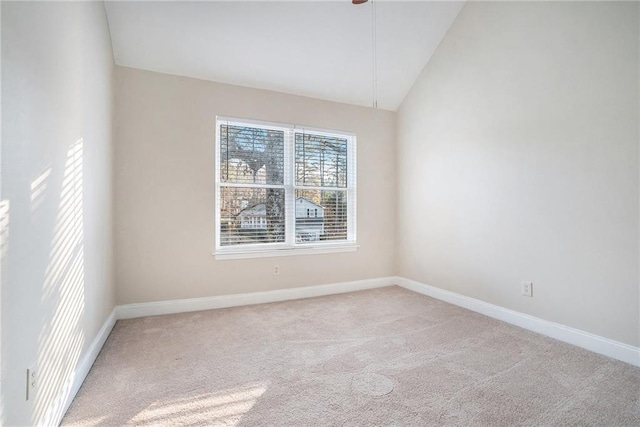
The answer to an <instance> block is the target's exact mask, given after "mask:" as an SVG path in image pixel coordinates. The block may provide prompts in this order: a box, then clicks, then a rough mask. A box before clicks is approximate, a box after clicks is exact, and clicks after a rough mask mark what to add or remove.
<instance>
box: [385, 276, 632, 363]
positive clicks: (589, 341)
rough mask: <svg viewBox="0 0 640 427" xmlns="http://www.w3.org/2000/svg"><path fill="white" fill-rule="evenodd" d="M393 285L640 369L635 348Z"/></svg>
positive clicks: (419, 287)
mask: <svg viewBox="0 0 640 427" xmlns="http://www.w3.org/2000/svg"><path fill="white" fill-rule="evenodd" d="M395 282H396V284H398V285H399V286H402V287H403V288H406V289H409V290H411V291H414V292H417V293H420V294H423V295H427V296H430V297H432V298H436V299H439V300H441V301H445V302H448V303H450V304H453V305H457V306H459V307H463V308H466V309H468V310H471V311H475V312H476V313H480V314H484V315H485V316H489V317H492V318H494V319H498V320H501V321H503V322H507V323H510V324H512V325H515V326H519V327H521V328H524V329H528V330H530V331H533V332H537V333H539V334H541V335H545V336H548V337H551V338H554V339H557V340H558V341H563V342H566V343H568V344H572V345H575V346H578V347H582V348H584V349H586V350H589V351H592V352H594V353H598V354H602V355H604V356H607V357H611V358H613V359H617V360H620V361H622V362H626V363H629V364H630V365H634V366H639V367H640V348H638V347H634V346H631V345H629V344H625V343H622V342H619V341H615V340H612V339H609V338H605V337H601V336H599V335H595V334H592V333H590V332H585V331H582V330H580V329H576V328H572V327H570V326H565V325H562V324H559V323H554V322H550V321H548V320H544V319H540V318H538V317H534V316H530V315H528V314H524V313H521V312H518V311H515V310H510V309H508V308H504V307H501V306H498V305H494V304H490V303H487V302H484V301H480V300H478V299H475V298H471V297H467V296H464V295H461V294H458V293H455V292H451V291H447V290H444V289H441V288H437V287H435V286H431V285H427V284H425V283H421V282H417V281H415V280H411V279H406V278H404V277H396V280H395Z"/></svg>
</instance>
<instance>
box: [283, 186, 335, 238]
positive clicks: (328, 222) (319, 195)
mask: <svg viewBox="0 0 640 427" xmlns="http://www.w3.org/2000/svg"><path fill="white" fill-rule="evenodd" d="M295 212H296V242H297V243H304V242H316V241H321V240H347V192H346V191H341V190H296V209H295Z"/></svg>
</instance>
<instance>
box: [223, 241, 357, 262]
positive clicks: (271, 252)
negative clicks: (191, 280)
mask: <svg viewBox="0 0 640 427" xmlns="http://www.w3.org/2000/svg"><path fill="white" fill-rule="evenodd" d="M358 247H359V245H357V244H355V243H348V244H342V245H327V246H313V247H297V248H286V249H268V250H252V251H248V250H243V251H238V250H230V251H218V252H216V253H214V254H213V255H214V256H215V257H216V260H218V261H221V260H228V259H247V258H271V257H278V256H295V255H319V254H333V253H341V252H355V251H356V250H357V249H358Z"/></svg>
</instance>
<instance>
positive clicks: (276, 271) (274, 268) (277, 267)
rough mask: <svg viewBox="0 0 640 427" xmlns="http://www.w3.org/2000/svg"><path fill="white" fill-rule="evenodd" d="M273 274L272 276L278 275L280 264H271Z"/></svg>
mask: <svg viewBox="0 0 640 427" xmlns="http://www.w3.org/2000/svg"><path fill="white" fill-rule="evenodd" d="M273 275H274V276H279V275H280V266H279V265H274V266H273Z"/></svg>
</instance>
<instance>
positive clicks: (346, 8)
mask: <svg viewBox="0 0 640 427" xmlns="http://www.w3.org/2000/svg"><path fill="white" fill-rule="evenodd" d="M463 4H464V2H452V1H445V2H432V1H399V0H398V1H393V0H387V1H382V0H378V1H376V6H375V7H376V16H377V19H376V27H377V31H376V34H377V49H376V51H377V64H378V65H377V70H378V73H377V74H378V77H377V81H378V84H377V87H378V107H379V108H383V109H387V110H396V109H397V108H398V107H399V106H400V104H401V103H402V100H403V99H404V97H405V96H406V94H407V92H408V91H409V89H411V86H412V85H413V83H414V82H415V80H416V78H417V77H418V75H419V74H420V72H421V71H422V68H423V67H424V66H425V64H426V63H427V61H428V60H429V59H430V58H431V55H432V54H433V52H434V51H435V49H436V48H437V46H438V44H439V43H440V41H441V40H442V38H443V37H444V34H445V33H446V31H447V29H448V28H449V26H450V25H451V23H452V22H453V20H454V19H455V17H456V15H457V14H458V12H459V11H460V9H461V8H462V6H463ZM106 8H107V15H108V19H109V26H110V30H111V38H112V42H113V50H114V56H115V61H116V63H117V64H119V65H124V66H127V67H133V68H141V69H144V70H151V71H158V72H162V73H169V74H177V75H182V76H188V77H195V78H200V79H206V80H213V81H217V82H223V83H230V84H235V85H241V86H248V87H254V88H261V89H269V90H275V91H279V92H286V93H291V94H296V95H303V96H309V97H313V98H319V99H326V100H331V101H339V102H345V103H349V104H356V105H363V106H369V107H370V106H371V105H372V102H373V83H372V82H373V78H372V75H373V70H372V68H373V66H372V63H373V61H372V57H373V55H372V52H373V49H372V14H371V12H372V2H371V1H370V2H369V3H366V4H363V5H353V4H351V0H339V1H326V0H324V1H296V2H291V1H288V2H275V1H257V2H247V1H233V2H232V1H209V2H191V1H175V2H155V1H143V2H130V1H109V2H107V3H106Z"/></svg>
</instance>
